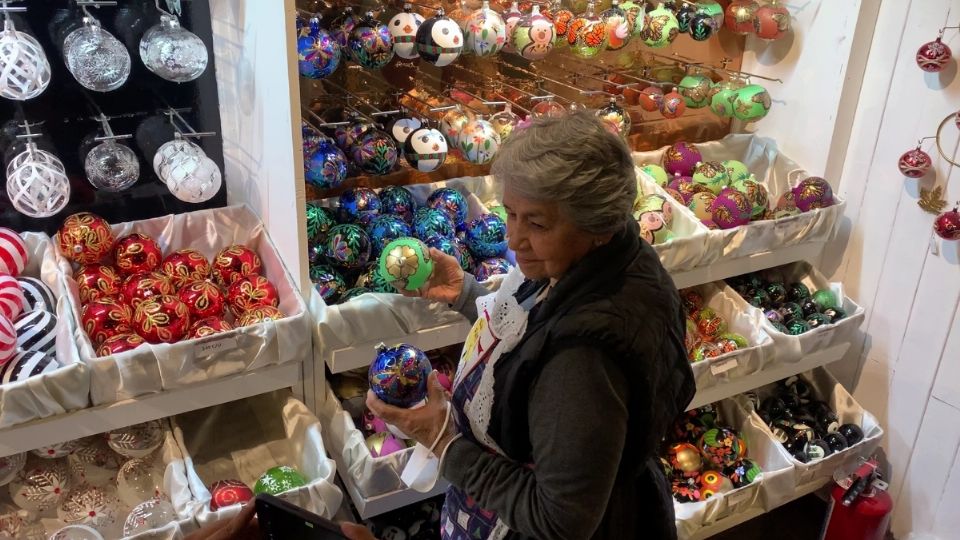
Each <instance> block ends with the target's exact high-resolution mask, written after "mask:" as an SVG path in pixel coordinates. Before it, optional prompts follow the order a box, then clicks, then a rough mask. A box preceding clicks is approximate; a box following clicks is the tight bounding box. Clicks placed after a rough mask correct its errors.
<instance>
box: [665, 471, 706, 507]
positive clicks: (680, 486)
mask: <svg viewBox="0 0 960 540" xmlns="http://www.w3.org/2000/svg"><path fill="white" fill-rule="evenodd" d="M670 489H671V491H672V493H673V498H674V500H676V501H677V502H679V503H690V502H697V501H699V500H701V494H700V473H697V474H695V475H693V476H691V477H689V478H673V480H672V481H671V483H670Z"/></svg>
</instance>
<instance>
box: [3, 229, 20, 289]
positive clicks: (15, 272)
mask: <svg viewBox="0 0 960 540" xmlns="http://www.w3.org/2000/svg"><path fill="white" fill-rule="evenodd" d="M26 266H27V244H26V242H24V241H23V237H21V236H20V234H19V233H17V231H14V230H13V229H8V228H6V227H0V273H4V274H10V275H11V276H14V277H16V276H19V275H20V272H23V269H24V267H26Z"/></svg>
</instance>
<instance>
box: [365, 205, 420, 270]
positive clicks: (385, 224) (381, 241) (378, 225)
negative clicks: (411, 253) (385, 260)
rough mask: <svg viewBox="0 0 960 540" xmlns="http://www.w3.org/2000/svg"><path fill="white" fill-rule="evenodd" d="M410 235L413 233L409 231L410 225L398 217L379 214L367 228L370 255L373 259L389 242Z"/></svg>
mask: <svg viewBox="0 0 960 540" xmlns="http://www.w3.org/2000/svg"><path fill="white" fill-rule="evenodd" d="M381 202H382V201H381ZM412 234H413V232H412V231H411V230H410V225H408V224H407V222H406V221H404V220H403V218H402V217H400V216H395V215H393V214H381V215H379V216H377V217H375V218H373V220H372V221H371V222H370V224H369V225H368V226H367V235H368V236H370V244H371V245H370V252H371V255H373V256H374V257H376V256H378V255H379V254H380V250H382V249H383V246H385V245H387V243H388V242H390V241H391V240H395V239H397V238H400V237H401V236H410V235H412Z"/></svg>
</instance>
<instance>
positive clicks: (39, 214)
mask: <svg viewBox="0 0 960 540" xmlns="http://www.w3.org/2000/svg"><path fill="white" fill-rule="evenodd" d="M7 197H9V198H10V203H11V204H12V205H13V207H14V208H15V209H16V210H17V212H20V213H21V214H24V215H26V216H29V217H33V218H46V217H50V216H52V215H54V214H56V213H57V212H59V211H60V210H63V208H64V207H65V206H66V205H67V202H68V201H69V200H70V180H69V179H68V178H67V175H66V169H64V167H63V162H62V161H60V159H59V158H57V156H55V155H53V154H51V153H50V152H47V151H46V150H40V149H39V148H37V145H36V144H35V143H34V142H33V141H27V144H26V150H24V151H23V152H21V153H19V154H17V155H16V156H15V157H14V158H13V159H12V160H10V162H9V163H7Z"/></svg>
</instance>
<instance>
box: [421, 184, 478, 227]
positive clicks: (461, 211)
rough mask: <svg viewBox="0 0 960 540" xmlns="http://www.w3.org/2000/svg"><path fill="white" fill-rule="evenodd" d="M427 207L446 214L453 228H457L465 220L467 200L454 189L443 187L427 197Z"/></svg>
mask: <svg viewBox="0 0 960 540" xmlns="http://www.w3.org/2000/svg"><path fill="white" fill-rule="evenodd" d="M427 206H428V207H430V208H433V209H435V210H440V211H441V212H443V213H444V214H446V215H447V218H448V219H449V220H450V222H451V223H453V224H454V226H457V227H459V226H460V225H461V224H463V223H464V222H466V220H467V209H468V208H467V199H466V197H464V196H463V194H462V193H460V192H459V191H457V190H456V189H454V188H450V187H444V188H440V189H437V190H434V192H433V193H431V194H430V196H429V197H427Z"/></svg>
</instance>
